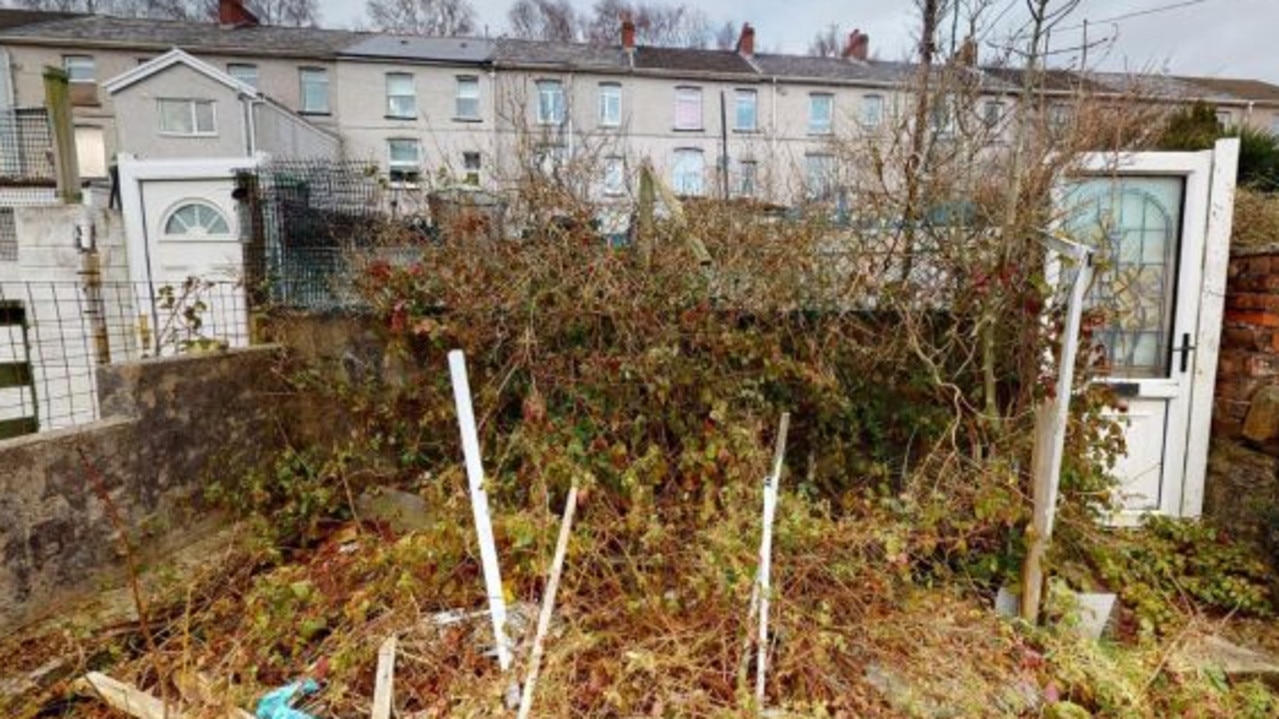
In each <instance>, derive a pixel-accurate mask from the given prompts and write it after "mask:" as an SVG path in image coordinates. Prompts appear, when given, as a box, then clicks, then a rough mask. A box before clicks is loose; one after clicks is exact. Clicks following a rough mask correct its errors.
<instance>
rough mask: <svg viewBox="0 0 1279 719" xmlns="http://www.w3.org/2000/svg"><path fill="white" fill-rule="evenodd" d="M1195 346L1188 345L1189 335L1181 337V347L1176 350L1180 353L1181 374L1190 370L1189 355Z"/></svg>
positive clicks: (1187, 333)
mask: <svg viewBox="0 0 1279 719" xmlns="http://www.w3.org/2000/svg"><path fill="white" fill-rule="evenodd" d="M1194 349H1195V346H1194V345H1192V344H1190V333H1189V332H1186V333H1185V334H1183V335H1181V346H1180V347H1178V348H1177V349H1176V351H1177V352H1180V353H1181V373H1182V374H1185V373H1186V370H1187V369H1189V368H1190V353H1191V352H1192V351H1194Z"/></svg>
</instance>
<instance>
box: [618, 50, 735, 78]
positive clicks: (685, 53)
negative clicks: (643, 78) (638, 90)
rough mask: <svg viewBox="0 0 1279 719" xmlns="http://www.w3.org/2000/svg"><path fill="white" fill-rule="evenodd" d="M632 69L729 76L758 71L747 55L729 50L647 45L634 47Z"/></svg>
mask: <svg viewBox="0 0 1279 719" xmlns="http://www.w3.org/2000/svg"><path fill="white" fill-rule="evenodd" d="M635 69H636V70H664V71H670V72H706V73H715V74H731V75H758V74H759V72H758V71H757V70H756V69H755V68H754V67H753V66H752V65H751V64H750V62H748V61H747V60H746V58H744V57H742V56H741V55H739V54H737V53H736V52H733V51H731V50H689V49H684V48H676V47H650V46H647V45H644V46H641V47H637V48H635Z"/></svg>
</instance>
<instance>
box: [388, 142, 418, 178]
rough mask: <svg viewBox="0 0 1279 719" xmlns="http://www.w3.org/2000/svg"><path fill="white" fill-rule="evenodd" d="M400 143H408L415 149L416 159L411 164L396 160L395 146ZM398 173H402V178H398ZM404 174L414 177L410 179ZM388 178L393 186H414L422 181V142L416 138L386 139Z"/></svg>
mask: <svg viewBox="0 0 1279 719" xmlns="http://www.w3.org/2000/svg"><path fill="white" fill-rule="evenodd" d="M398 143H407V146H410V147H412V148H413V152H414V154H415V156H416V157H415V158H414V160H413V162H412V163H411V164H410V163H409V162H407V161H404V160H396V159H395V149H394V148H395V146H396V145H397V144H398ZM396 172H399V173H402V174H401V176H400V177H396V176H395V174H396ZM403 173H411V174H413V175H414V176H413V177H408V176H406V175H405V174H403ZM386 176H387V179H389V180H390V181H391V183H392V184H396V185H414V184H416V183H417V182H418V181H419V180H421V179H422V141H421V140H419V139H417V138H416V137H388V138H387V139H386Z"/></svg>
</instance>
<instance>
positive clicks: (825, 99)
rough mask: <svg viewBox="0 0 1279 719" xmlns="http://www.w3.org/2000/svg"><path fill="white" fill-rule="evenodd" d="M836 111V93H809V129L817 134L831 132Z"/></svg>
mask: <svg viewBox="0 0 1279 719" xmlns="http://www.w3.org/2000/svg"><path fill="white" fill-rule="evenodd" d="M834 113H835V96H834V95H831V94H829V93H825V92H814V93H813V94H811V95H809V96H808V131H809V132H811V133H813V134H815V135H826V134H829V133H830V131H831V123H832V119H833V117H832V116H833V115H834Z"/></svg>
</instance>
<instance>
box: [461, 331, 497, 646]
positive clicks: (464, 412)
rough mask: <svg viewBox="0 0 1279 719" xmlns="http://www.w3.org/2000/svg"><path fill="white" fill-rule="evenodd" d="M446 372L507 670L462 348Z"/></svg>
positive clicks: (481, 469) (494, 559) (494, 550)
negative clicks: (451, 382)
mask: <svg viewBox="0 0 1279 719" xmlns="http://www.w3.org/2000/svg"><path fill="white" fill-rule="evenodd" d="M449 372H450V373H451V375H452V378H453V399H454V402H455V403H456V404H457V423H458V428H459V430H460V431H461V433H462V453H463V454H464V455H465V458H466V476H467V479H468V480H469V482H470V487H471V512H472V514H474V516H475V531H476V534H478V535H479V541H480V562H481V564H482V565H483V568H484V586H485V589H486V591H487V592H488V600H489V613H490V616H491V617H492V619H493V641H494V642H496V644H497V663H498V665H499V666H500V667H501V668H502V671H506V670H507V669H509V668H510V666H511V647H510V642H509V640H508V639H507V637H506V597H505V596H504V593H503V590H502V572H501V569H500V568H499V567H498V563H497V544H496V543H495V542H494V541H493V524H492V521H491V520H490V517H489V501H488V495H487V494H485V492H484V466H483V464H482V463H481V462H480V438H479V434H478V433H477V432H476V430H475V411H474V409H473V408H472V407H471V384H470V380H469V379H468V378H467V375H466V355H465V354H463V353H462V351H461V350H453V351H452V352H450V353H449Z"/></svg>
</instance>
